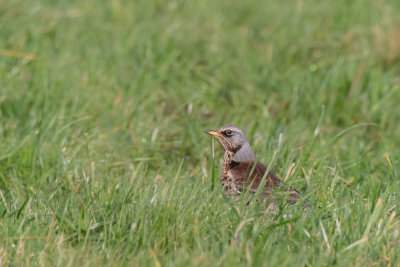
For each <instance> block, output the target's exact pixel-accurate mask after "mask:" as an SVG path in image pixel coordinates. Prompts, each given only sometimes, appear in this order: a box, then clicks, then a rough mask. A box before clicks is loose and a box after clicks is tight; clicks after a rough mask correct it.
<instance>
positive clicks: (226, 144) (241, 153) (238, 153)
mask: <svg viewBox="0 0 400 267" xmlns="http://www.w3.org/2000/svg"><path fill="white" fill-rule="evenodd" d="M204 132H205V133H207V134H209V135H212V136H214V137H216V138H217V139H218V141H219V142H220V144H221V145H222V147H223V148H224V150H225V153H229V154H231V155H232V160H233V161H236V162H242V161H247V160H256V156H255V155H254V153H253V151H252V150H251V147H250V145H249V142H248V141H247V138H246V135H245V134H244V133H243V131H242V130H241V129H240V128H239V127H237V126H235V125H230V124H228V125H224V126H221V127H218V128H217V129H215V130H206V131H204Z"/></svg>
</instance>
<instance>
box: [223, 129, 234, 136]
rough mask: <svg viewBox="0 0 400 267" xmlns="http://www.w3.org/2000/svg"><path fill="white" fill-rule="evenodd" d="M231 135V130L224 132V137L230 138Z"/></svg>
mask: <svg viewBox="0 0 400 267" xmlns="http://www.w3.org/2000/svg"><path fill="white" fill-rule="evenodd" d="M232 134H233V132H232V131H231V130H226V131H225V135H227V136H231V135H232Z"/></svg>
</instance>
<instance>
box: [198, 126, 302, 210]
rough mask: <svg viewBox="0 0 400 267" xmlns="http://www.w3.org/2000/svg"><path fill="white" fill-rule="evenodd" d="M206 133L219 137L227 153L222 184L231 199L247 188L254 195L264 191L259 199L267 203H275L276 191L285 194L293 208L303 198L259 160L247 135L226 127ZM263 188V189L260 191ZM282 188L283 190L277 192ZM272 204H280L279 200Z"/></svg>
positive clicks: (236, 129)
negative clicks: (273, 197) (272, 198)
mask: <svg viewBox="0 0 400 267" xmlns="http://www.w3.org/2000/svg"><path fill="white" fill-rule="evenodd" d="M204 132H205V133H206V134H209V135H211V136H213V137H215V138H217V140H218V141H219V143H220V144H221V145H222V147H223V149H224V151H225V153H224V161H223V165H222V173H221V185H222V187H223V191H224V193H225V194H226V195H227V196H228V197H238V196H240V195H241V194H242V192H244V191H245V190H246V189H247V190H249V191H250V193H256V192H260V195H259V196H260V197H262V198H263V199H264V200H266V201H270V200H271V197H272V196H273V195H274V192H283V193H284V196H283V198H284V199H285V200H286V202H288V203H289V204H291V205H292V204H295V203H296V202H298V201H299V200H300V199H301V195H300V193H299V192H298V191H297V190H295V189H294V188H292V187H289V186H287V185H286V184H284V183H283V182H282V181H281V179H279V177H278V176H276V175H275V174H274V173H272V172H271V171H269V170H268V169H267V167H265V165H263V164H262V163H261V162H260V161H258V160H257V158H256V156H255V154H254V152H253V150H252V149H251V147H250V144H249V142H248V141H247V138H246V135H245V134H244V133H243V131H242V130H241V129H240V128H239V127H237V126H235V125H224V126H221V127H218V128H217V129H215V130H205V131H204ZM260 186H261V187H262V188H260V190H259V191H257V190H258V189H259V187H260ZM282 187H283V188H284V189H283V190H277V189H278V188H280V189H281V188H282ZM272 203H274V204H278V203H276V200H273V201H272ZM274 207H275V208H276V207H277V206H276V205H275V206H274Z"/></svg>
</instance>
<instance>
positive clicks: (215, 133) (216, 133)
mask: <svg viewBox="0 0 400 267" xmlns="http://www.w3.org/2000/svg"><path fill="white" fill-rule="evenodd" d="M204 132H205V133H206V134H209V135H212V136H215V137H221V136H222V134H220V133H219V132H217V131H214V130H205V131H204Z"/></svg>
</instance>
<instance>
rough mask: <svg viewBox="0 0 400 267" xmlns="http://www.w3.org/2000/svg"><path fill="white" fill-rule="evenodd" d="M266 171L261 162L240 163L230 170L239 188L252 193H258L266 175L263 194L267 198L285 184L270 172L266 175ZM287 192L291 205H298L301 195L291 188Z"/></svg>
mask: <svg viewBox="0 0 400 267" xmlns="http://www.w3.org/2000/svg"><path fill="white" fill-rule="evenodd" d="M266 171H267V167H265V166H264V165H263V164H262V163H261V162H259V161H244V162H240V163H238V164H235V166H232V168H231V169H230V172H231V174H232V177H235V184H236V185H237V186H238V187H239V188H244V187H246V188H249V189H250V190H251V191H252V192H256V191H257V189H258V187H259V186H260V185H261V182H262V180H263V178H264V175H265V178H264V179H265V184H263V185H262V186H263V187H264V188H263V194H264V195H265V197H268V196H269V195H270V194H271V193H272V191H273V190H274V189H275V188H277V187H279V186H281V185H283V183H282V181H281V179H279V178H278V177H277V176H276V175H275V174H274V173H272V172H268V174H267V175H266V174H265V173H266ZM287 191H288V193H289V194H288V196H286V197H287V198H288V200H289V201H290V203H291V204H293V203H296V202H297V201H298V200H299V199H300V194H299V192H297V191H296V190H295V189H293V188H291V187H290V188H288V190H287Z"/></svg>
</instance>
